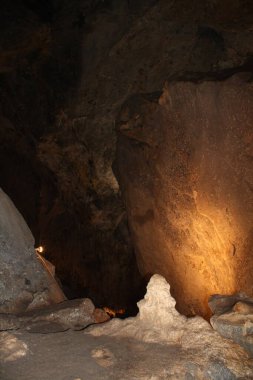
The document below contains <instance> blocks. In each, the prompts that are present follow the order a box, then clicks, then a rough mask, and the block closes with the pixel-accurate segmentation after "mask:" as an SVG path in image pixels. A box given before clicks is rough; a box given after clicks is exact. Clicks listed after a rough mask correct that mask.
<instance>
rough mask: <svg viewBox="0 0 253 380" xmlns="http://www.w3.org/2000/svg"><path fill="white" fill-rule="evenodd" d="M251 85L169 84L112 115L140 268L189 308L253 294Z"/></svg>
mask: <svg viewBox="0 0 253 380" xmlns="http://www.w3.org/2000/svg"><path fill="white" fill-rule="evenodd" d="M252 89H253V86H252V82H250V81H248V79H247V76H243V75H242V76H241V75H236V76H234V77H232V78H230V79H228V80H225V81H221V82H212V81H202V82H198V83H192V82H183V81H182V82H177V83H170V84H167V85H166V86H165V88H164V91H163V94H162V95H160V94H159V93H154V94H149V95H145V94H144V95H137V96H134V97H132V98H130V99H129V100H128V101H127V102H126V103H125V104H124V106H123V107H122V110H121V113H120V115H119V118H118V122H117V127H118V149H117V159H116V163H117V173H118V179H119V183H120V187H121V189H122V194H123V197H124V199H125V203H126V207H127V214H128V220H129V226H130V231H131V237H132V240H133V244H134V247H135V251H136V254H137V259H138V265H139V268H140V271H141V273H142V274H143V275H145V276H148V275H149V274H152V273H160V274H161V275H163V276H165V277H166V279H167V280H168V281H169V282H170V284H171V289H172V294H173V296H174V297H175V298H176V300H177V305H178V308H179V310H180V311H181V312H182V313H184V314H185V315H195V314H196V315H202V316H205V317H208V316H210V311H209V308H208V305H207V301H208V298H209V297H210V295H211V294H217V293H219V294H234V293H238V292H245V293H247V294H248V295H249V296H252V272H253V261H252V259H251V250H252V244H251V242H252V238H253V230H252V220H253V204H252V185H253V171H252V133H251V132H250V131H249V128H250V126H251V125H252V122H253V92H252Z"/></svg>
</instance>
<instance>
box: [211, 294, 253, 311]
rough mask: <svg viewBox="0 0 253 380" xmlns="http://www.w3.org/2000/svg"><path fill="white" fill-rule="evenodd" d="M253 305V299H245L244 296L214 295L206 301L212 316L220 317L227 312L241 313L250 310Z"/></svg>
mask: <svg viewBox="0 0 253 380" xmlns="http://www.w3.org/2000/svg"><path fill="white" fill-rule="evenodd" d="M252 305H253V298H250V297H247V296H246V295H245V294H242V293H241V294H234V295H227V296H225V295H221V294H214V295H212V296H211V297H210V298H209V300H208V306H209V308H210V309H211V311H212V313H213V314H216V315H220V314H224V313H226V312H227V311H232V309H233V310H234V311H237V312H239V313H240V312H242V313H243V310H247V309H250V308H251V307H252Z"/></svg>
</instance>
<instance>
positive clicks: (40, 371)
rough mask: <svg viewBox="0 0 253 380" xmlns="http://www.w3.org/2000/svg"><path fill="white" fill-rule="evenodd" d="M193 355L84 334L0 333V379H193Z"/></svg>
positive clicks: (176, 350) (157, 346)
mask: <svg viewBox="0 0 253 380" xmlns="http://www.w3.org/2000/svg"><path fill="white" fill-rule="evenodd" d="M195 355H196V353H195ZM195 355H194V353H193V352H191V354H189V352H186V351H183V350H182V349H181V348H180V347H179V346H175V345H171V346H168V345H166V346H164V345H160V344H154V343H144V342H140V341H137V340H134V339H131V338H128V339H126V338H121V339H119V338H115V337H108V336H100V337H94V336H91V335H89V334H86V333H85V332H84V331H65V332H59V333H50V334H31V333H28V332H22V331H15V332H13V331H11V332H2V333H0V363H1V366H0V379H1V380H93V379H94V380H99V379H104V380H106V379H110V380H112V379H113V380H114V379H115V380H116V379H120V380H124V379H129V380H130V379H131V380H134V379H138V380H139V379H145V380H146V379H150V380H151V379H152V380H156V379H194V378H195V377H192V375H191V374H190V372H191V371H192V369H193V368H192V367H193V366H194V359H193V357H194V356H195Z"/></svg>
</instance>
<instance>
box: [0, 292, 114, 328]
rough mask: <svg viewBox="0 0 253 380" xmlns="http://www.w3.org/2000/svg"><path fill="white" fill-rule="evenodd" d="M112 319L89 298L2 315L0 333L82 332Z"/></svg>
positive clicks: (0, 316) (0, 315)
mask: <svg viewBox="0 0 253 380" xmlns="http://www.w3.org/2000/svg"><path fill="white" fill-rule="evenodd" d="M108 319H110V317H109V316H108V315H107V313H106V312H105V311H103V310H101V309H95V306H94V305H93V303H92V301H91V300H90V299H88V298H84V299H76V300H68V301H64V302H61V303H60V304H58V305H52V306H49V307H47V308H43V309H39V310H32V311H28V312H25V313H21V314H19V315H12V314H0V331H5V330H17V329H26V330H27V331H29V332H39V333H49V332H59V331H65V330H68V329H72V330H81V329H84V328H85V327H86V326H88V325H90V324H93V323H101V322H105V321H107V320H108Z"/></svg>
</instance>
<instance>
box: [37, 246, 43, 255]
mask: <svg viewBox="0 0 253 380" xmlns="http://www.w3.org/2000/svg"><path fill="white" fill-rule="evenodd" d="M35 251H36V252H37V253H40V254H42V253H43V252H44V247H42V246H41V245H40V246H39V247H38V248H35Z"/></svg>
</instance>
